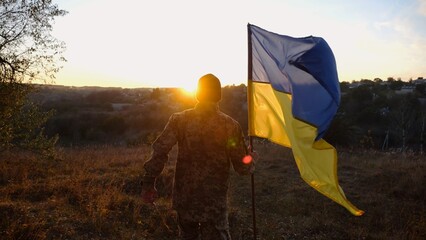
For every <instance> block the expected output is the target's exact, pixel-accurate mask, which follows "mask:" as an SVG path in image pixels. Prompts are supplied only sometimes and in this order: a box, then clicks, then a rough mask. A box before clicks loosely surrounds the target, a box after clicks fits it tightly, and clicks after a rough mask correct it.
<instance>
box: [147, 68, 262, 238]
mask: <svg viewBox="0 0 426 240" xmlns="http://www.w3.org/2000/svg"><path fill="white" fill-rule="evenodd" d="M196 98H197V100H198V103H197V105H196V106H195V107H194V108H192V109H188V110H185V111H182V112H179V113H175V114H173V115H172V116H171V117H170V119H169V121H168V123H167V125H166V127H165V128H164V130H163V132H162V133H161V135H160V136H159V137H158V138H157V139H156V140H155V142H154V143H153V145H152V149H153V152H152V155H151V158H150V159H149V160H148V161H147V162H146V163H145V165H144V169H145V175H144V177H143V180H142V198H143V200H144V201H145V202H147V203H153V201H154V200H155V199H156V197H157V193H156V190H155V187H154V185H155V184H154V183H155V179H156V177H157V176H158V175H159V174H160V173H161V171H162V170H163V168H164V164H165V162H166V161H167V160H168V153H169V151H170V150H171V148H172V147H173V146H174V145H175V144H176V143H177V144H178V157H177V162H176V170H175V176H174V186H173V208H174V209H175V210H176V212H177V216H178V224H179V230H180V236H181V238H182V239H199V238H200V237H201V239H215V240H218V239H227V240H228V239H231V235H230V232H229V223H228V212H227V191H228V186H229V178H230V167H231V165H232V167H233V169H234V170H235V171H236V172H237V173H239V174H240V175H248V174H249V173H250V172H252V171H253V169H254V165H253V161H248V162H250V163H248V164H247V161H244V162H246V163H244V162H243V158H246V159H247V158H248V159H249V160H251V159H252V157H251V155H247V148H246V144H245V142H244V135H243V132H242V130H241V127H240V125H239V123H238V122H237V121H235V120H234V119H233V118H231V117H230V116H228V115H226V114H224V113H223V112H221V111H220V110H219V107H218V102H219V101H220V99H221V84H220V81H219V79H218V78H217V77H216V76H214V75H213V74H207V75H204V76H202V77H201V78H200V79H199V81H198V88H197V93H196Z"/></svg>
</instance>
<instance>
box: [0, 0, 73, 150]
mask: <svg viewBox="0 0 426 240" xmlns="http://www.w3.org/2000/svg"><path fill="white" fill-rule="evenodd" d="M65 14H66V12H65V11H63V10H60V9H59V8H58V7H57V5H55V4H53V3H52V1H51V0H3V1H0V152H1V151H4V150H7V149H11V148H14V147H18V148H25V149H31V150H37V151H41V152H43V153H48V152H51V150H52V149H53V145H54V144H55V142H56V140H55V138H48V137H46V136H45V135H44V133H43V129H42V126H43V125H44V123H45V122H46V121H47V119H48V117H49V116H50V115H51V114H52V113H51V112H48V113H43V112H41V111H40V110H39V109H38V107H37V106H36V105H35V104H32V103H29V102H28V100H27V96H28V94H29V93H31V92H32V91H34V87H33V86H32V85H30V84H28V83H31V82H33V81H34V80H43V81H44V82H46V81H51V80H53V79H54V75H55V73H57V72H58V71H59V69H60V67H59V66H58V63H59V62H61V61H64V60H65V59H64V58H63V57H62V53H63V51H64V50H65V44H64V43H63V42H60V41H59V40H57V39H56V38H54V37H53V36H52V35H51V31H52V23H53V21H54V19H55V18H56V17H58V16H63V15H65Z"/></svg>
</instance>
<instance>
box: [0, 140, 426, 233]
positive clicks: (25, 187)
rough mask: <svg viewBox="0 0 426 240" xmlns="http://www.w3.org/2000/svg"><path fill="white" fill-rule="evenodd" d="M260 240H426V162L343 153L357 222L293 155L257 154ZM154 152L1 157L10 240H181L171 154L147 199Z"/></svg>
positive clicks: (1, 194) (238, 185)
mask: <svg viewBox="0 0 426 240" xmlns="http://www.w3.org/2000/svg"><path fill="white" fill-rule="evenodd" d="M255 147H256V148H257V151H258V152H259V155H260V159H259V161H258V163H257V165H256V173H255V190H256V211H257V212H256V213H257V215H256V217H257V230H258V239H426V209H425V207H426V157H425V156H418V155H408V154H407V155H402V154H400V153H398V154H390V153H380V152H359V151H358V152H357V151H349V150H339V149H338V152H339V166H338V173H339V181H340V185H341V186H342V188H343V189H344V190H345V193H346V196H347V197H348V198H349V200H351V202H352V203H353V204H354V205H356V206H357V207H359V208H360V209H362V210H365V211H366V213H365V215H364V216H362V217H355V216H352V215H351V214H350V213H349V212H347V210H346V209H344V208H343V207H341V206H339V205H337V204H336V203H334V202H332V201H331V200H329V199H327V198H325V197H324V196H322V195H321V194H319V193H318V192H316V191H315V190H313V189H312V188H310V187H309V186H308V185H307V184H306V183H304V182H303V180H301V178H300V176H299V173H298V171H297V168H296V165H295V163H294V160H293V158H292V155H291V152H290V150H289V149H286V148H282V147H278V146H275V145H272V144H266V145H257V146H255ZM149 154H150V149H149V147H139V148H123V147H113V146H106V147H96V148H95V147H91V148H78V149H60V150H59V158H58V159H57V160H43V159H37V157H36V156H33V155H31V154H25V153H13V154H12V153H8V154H5V153H3V154H2V155H0V236H1V239H176V238H177V226H176V216H175V214H174V212H173V211H172V210H170V193H171V185H172V175H173V164H174V159H175V156H176V149H174V150H173V152H172V154H171V161H169V163H168V165H167V166H166V168H165V170H164V171H163V174H162V175H161V177H160V178H159V179H158V185H157V187H158V189H159V194H160V198H159V199H158V200H157V202H156V204H155V205H154V206H150V205H146V204H144V203H143V202H142V201H141V199H140V197H139V192H140V184H139V182H140V180H141V176H142V173H143V172H142V165H143V162H144V161H145V160H146V159H147V158H148V157H149ZM250 189H251V188H250V177H247V176H246V177H240V176H236V175H233V177H232V184H231V189H230V198H229V201H230V215H229V220H230V225H231V229H232V235H233V239H252V220H251V219H252V214H251V190H250Z"/></svg>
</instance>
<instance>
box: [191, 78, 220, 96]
mask: <svg viewBox="0 0 426 240" xmlns="http://www.w3.org/2000/svg"><path fill="white" fill-rule="evenodd" d="M196 97H197V100H198V101H199V102H219V101H220V99H221V98H222V87H221V85H220V81H219V79H218V78H217V77H216V76H215V75H213V74H211V73H209V74H206V75H204V76H202V77H201V78H200V79H199V80H198V87H197V95H196Z"/></svg>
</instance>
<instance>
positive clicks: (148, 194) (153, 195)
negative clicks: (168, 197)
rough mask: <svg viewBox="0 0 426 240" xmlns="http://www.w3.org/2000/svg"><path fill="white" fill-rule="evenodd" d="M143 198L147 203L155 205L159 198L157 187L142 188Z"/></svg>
mask: <svg viewBox="0 0 426 240" xmlns="http://www.w3.org/2000/svg"><path fill="white" fill-rule="evenodd" d="M141 197H142V200H143V201H144V202H145V203H148V204H153V203H154V201H155V200H156V199H157V198H158V193H157V189H155V187H148V188H142V192H141Z"/></svg>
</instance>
